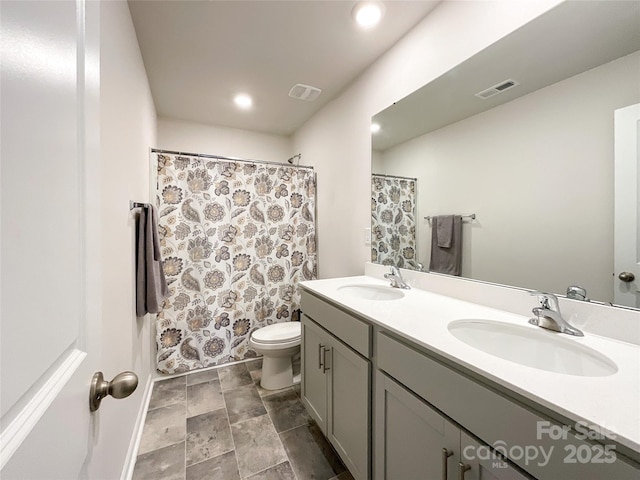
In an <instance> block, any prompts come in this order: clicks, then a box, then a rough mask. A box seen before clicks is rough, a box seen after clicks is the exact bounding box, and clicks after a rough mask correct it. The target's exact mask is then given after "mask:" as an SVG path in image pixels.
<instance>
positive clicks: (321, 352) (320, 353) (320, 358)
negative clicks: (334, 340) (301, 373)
mask: <svg viewBox="0 0 640 480" xmlns="http://www.w3.org/2000/svg"><path fill="white" fill-rule="evenodd" d="M323 357H324V345H322V344H321V343H320V344H318V369H319V370H322V371H323V372H324V365H323V364H322V361H323Z"/></svg>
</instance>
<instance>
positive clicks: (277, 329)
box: [252, 322, 302, 343]
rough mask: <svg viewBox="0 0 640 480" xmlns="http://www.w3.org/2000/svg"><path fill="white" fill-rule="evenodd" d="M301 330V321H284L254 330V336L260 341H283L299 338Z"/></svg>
mask: <svg viewBox="0 0 640 480" xmlns="http://www.w3.org/2000/svg"><path fill="white" fill-rule="evenodd" d="M301 332H302V330H301V324H300V322H282V323H274V324H273V325H269V326H267V327H262V328H259V329H257V330H254V332H253V334H252V337H253V339H254V340H256V341H257V342H260V343H281V342H289V341H291V340H297V339H298V338H300V336H301Z"/></svg>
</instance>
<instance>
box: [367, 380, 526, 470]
mask: <svg viewBox="0 0 640 480" xmlns="http://www.w3.org/2000/svg"><path fill="white" fill-rule="evenodd" d="M375 431H376V439H375V445H376V455H375V457H374V458H375V460H374V461H375V470H376V478H377V479H389V480H392V479H404V478H406V479H410V478H411V479H414V478H415V479H420V478H425V479H434V480H440V479H442V480H458V479H460V478H463V479H464V480H489V479H495V480H525V479H527V478H528V477H526V476H524V475H523V474H521V473H520V472H518V471H517V470H516V469H515V468H514V467H513V466H512V465H510V464H509V463H507V462H505V461H504V460H502V459H500V458H498V457H496V458H485V457H486V456H485V455H484V454H483V452H488V450H487V448H486V446H485V445H483V444H482V443H480V442H478V441H477V440H475V439H474V438H472V437H471V436H469V435H468V434H467V433H466V432H464V431H463V430H461V429H460V428H459V427H458V426H456V425H455V424H454V423H453V422H451V421H450V420H449V419H448V418H446V417H445V416H443V415H442V414H441V413H439V412H438V411H437V410H435V409H434V408H433V407H431V406H430V405H429V404H428V403H426V402H425V401H424V400H422V399H421V398H419V397H418V396H416V395H415V394H414V393H412V392H411V391H409V390H407V389H406V388H404V387H403V386H402V385H400V384H399V383H397V382H395V381H394V380H393V379H392V378H390V377H388V376H387V375H385V374H383V373H381V372H377V374H376V428H375ZM465 453H466V455H465ZM477 453H480V455H476V454H477Z"/></svg>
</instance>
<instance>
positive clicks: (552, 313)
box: [529, 292, 584, 337]
mask: <svg viewBox="0 0 640 480" xmlns="http://www.w3.org/2000/svg"><path fill="white" fill-rule="evenodd" d="M531 295H535V296H537V297H538V301H539V302H540V306H539V307H534V308H533V310H531V311H532V312H533V314H534V315H535V316H536V318H530V319H529V323H530V324H531V325H536V326H538V327H541V328H546V329H548V330H553V331H554V332H560V333H566V334H568V335H575V336H576V337H584V333H582V332H581V331H580V330H578V329H577V328H575V327H572V326H571V325H569V323H568V322H567V321H566V320H565V319H564V318H562V314H561V313H560V305H558V297H556V296H555V295H554V294H552V293H544V292H531Z"/></svg>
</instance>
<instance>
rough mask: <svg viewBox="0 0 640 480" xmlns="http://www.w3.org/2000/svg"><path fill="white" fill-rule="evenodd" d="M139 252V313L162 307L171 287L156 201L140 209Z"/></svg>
mask: <svg viewBox="0 0 640 480" xmlns="http://www.w3.org/2000/svg"><path fill="white" fill-rule="evenodd" d="M137 241H138V252H137V255H136V315H137V316H138V317H142V316H144V315H146V314H147V313H158V312H160V310H162V304H163V302H164V299H165V298H167V296H168V295H169V288H168V286H167V281H166V279H165V276H164V271H163V270H162V257H161V255H160V241H159V239H158V214H157V213H156V209H155V207H154V206H153V205H148V206H144V207H142V208H141V209H140V215H139V217H138V238H137Z"/></svg>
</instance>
